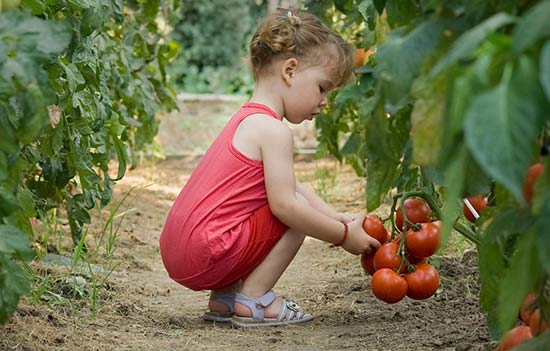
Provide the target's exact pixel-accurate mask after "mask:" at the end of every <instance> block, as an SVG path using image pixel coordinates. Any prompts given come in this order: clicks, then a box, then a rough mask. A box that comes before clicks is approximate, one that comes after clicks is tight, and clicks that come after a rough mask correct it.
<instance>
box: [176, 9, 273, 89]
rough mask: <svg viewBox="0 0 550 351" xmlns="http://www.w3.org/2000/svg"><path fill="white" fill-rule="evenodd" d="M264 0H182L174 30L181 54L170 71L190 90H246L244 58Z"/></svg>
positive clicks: (248, 84)
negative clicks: (180, 18)
mask: <svg viewBox="0 0 550 351" xmlns="http://www.w3.org/2000/svg"><path fill="white" fill-rule="evenodd" d="M264 13H265V3H263V4H262V5H257V4H256V3H255V2H253V1H249V0H213V1H186V2H183V3H182V6H181V17H182V20H181V21H179V22H178V23H177V24H176V25H175V27H174V31H173V33H172V35H171V36H172V38H173V40H175V41H177V42H178V43H180V44H181V47H182V51H181V55H179V56H178V58H177V59H176V60H175V61H174V63H173V64H172V65H171V66H170V68H169V72H170V74H171V76H173V79H174V81H175V83H176V85H177V87H178V88H182V89H185V90H186V91H189V92H201V93H204V92H217V93H239V94H244V93H248V92H250V87H251V86H253V83H252V75H251V74H250V72H249V71H248V65H247V64H246V62H245V57H246V56H247V54H248V43H249V39H250V37H251V35H252V31H253V30H254V29H255V28H256V26H257V24H258V19H259V17H260V16H262V15H263V14H264Z"/></svg>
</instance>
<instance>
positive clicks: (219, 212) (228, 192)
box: [160, 102, 288, 290]
mask: <svg viewBox="0 0 550 351" xmlns="http://www.w3.org/2000/svg"><path fill="white" fill-rule="evenodd" d="M254 114H263V115H268V116H271V117H273V118H277V119H280V118H279V117H278V116H277V115H276V114H275V112H273V111H272V110H271V109H269V108H268V107H267V106H264V105H261V104H257V103H251V102H249V103H246V104H244V105H243V107H241V109H239V110H238V111H237V113H236V114H235V115H234V116H233V117H232V118H231V119H230V120H229V122H228V123H227V124H226V126H225V127H224V128H223V130H222V131H221V133H220V134H219V135H218V137H217V138H216V139H215V140H214V142H213V143H212V145H211V146H210V147H209V149H208V150H207V152H206V154H205V155H204V157H203V158H202V159H201V161H200V162H199V164H198V165H197V167H196V168H195V170H194V171H193V173H192V174H191V177H190V178H189V180H188V181H187V183H186V184H185V186H184V188H183V190H182V191H181V192H180V194H179V195H178V197H177V198H176V200H175V202H174V204H173V206H172V208H171V209H170V212H169V214H168V217H167V219H166V223H165V225H164V228H163V230H162V234H161V237H160V252H161V256H162V260H163V263H164V266H165V267H166V270H167V271H168V274H169V276H170V277H171V278H172V279H174V280H175V281H177V282H178V283H180V284H182V285H184V286H186V287H188V288H190V289H193V290H207V289H208V290H217V289H221V288H224V287H227V286H229V285H231V284H233V283H235V282H236V281H238V280H240V279H243V278H245V277H246V276H247V275H248V274H249V273H250V272H251V271H252V270H253V269H254V268H255V267H256V266H257V265H258V264H259V263H260V262H261V261H262V260H263V259H264V258H265V256H266V255H267V254H268V253H269V251H270V250H271V249H272V248H273V246H274V245H275V244H276V243H277V241H278V240H279V239H280V237H281V236H282V234H283V233H284V232H285V231H286V230H287V229H288V227H287V226H285V225H284V224H283V223H282V222H280V221H279V220H278V219H277V218H276V217H275V216H274V215H273V214H272V213H271V211H270V209H269V205H268V203H267V194H266V189H265V181H264V170H263V163H262V162H261V161H258V160H253V159H251V158H249V157H247V156H245V155H244V154H242V153H241V152H240V151H239V150H237V149H236V148H235V146H234V145H233V136H234V134H235V130H236V129H237V127H238V125H239V123H241V121H242V120H244V119H245V118H246V117H248V116H250V115H254ZM281 123H282V122H281Z"/></svg>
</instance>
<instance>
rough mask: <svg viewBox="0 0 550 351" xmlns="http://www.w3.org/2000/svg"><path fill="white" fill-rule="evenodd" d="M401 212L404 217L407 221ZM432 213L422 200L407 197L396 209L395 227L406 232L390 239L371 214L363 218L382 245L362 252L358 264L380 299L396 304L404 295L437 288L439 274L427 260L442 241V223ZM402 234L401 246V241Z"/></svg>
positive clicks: (419, 295)
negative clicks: (368, 276)
mask: <svg viewBox="0 0 550 351" xmlns="http://www.w3.org/2000/svg"><path fill="white" fill-rule="evenodd" d="M403 211H404V212H405V215H406V217H407V223H406V224H405V223H404V219H403V213H402V212H403ZM431 213H432V211H431V209H430V207H429V206H428V204H427V203H426V202H425V201H424V200H422V199H420V198H408V199H406V200H405V201H404V203H403V210H401V209H397V211H396V219H395V224H396V226H397V228H400V229H401V230H403V229H404V231H405V234H403V233H400V234H399V235H398V236H397V237H396V238H395V239H393V240H391V234H390V232H389V231H388V230H387V229H386V228H385V227H384V224H383V223H382V221H380V220H379V219H378V218H376V217H372V216H367V217H366V218H365V221H364V222H363V229H364V230H365V232H366V233H367V234H369V235H370V236H372V237H373V238H375V239H377V240H378V241H379V242H380V243H381V244H382V246H381V247H380V248H379V249H378V250H376V252H371V253H364V254H363V255H361V265H362V266H363V269H364V270H365V271H366V272H367V273H369V274H370V275H372V279H371V289H372V292H373V293H374V295H375V296H376V297H377V298H379V299H380V300H382V301H384V302H387V303H396V302H399V301H401V300H402V299H403V298H404V297H405V295H406V296H408V297H410V298H412V299H415V300H423V299H427V298H428V297H430V296H432V295H433V294H435V292H436V291H437V288H438V287H439V273H438V272H437V270H436V269H435V268H434V267H433V266H432V265H430V264H428V263H427V262H426V259H427V258H428V257H430V256H431V255H433V254H434V253H435V252H436V251H437V249H438V248H439V246H440V244H441V235H440V231H441V222H440V221H432V218H431ZM403 235H404V238H405V240H404V245H402V243H401V240H402V238H403ZM403 246H404V250H403ZM403 252H405V254H404V256H403Z"/></svg>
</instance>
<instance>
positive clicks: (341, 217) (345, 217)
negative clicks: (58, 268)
mask: <svg viewBox="0 0 550 351" xmlns="http://www.w3.org/2000/svg"><path fill="white" fill-rule="evenodd" d="M360 216H361V215H358V214H351V213H341V212H338V216H337V218H336V219H337V220H338V221H340V222H344V223H346V224H348V223H350V222H352V221H353V220H354V219H356V218H357V217H360Z"/></svg>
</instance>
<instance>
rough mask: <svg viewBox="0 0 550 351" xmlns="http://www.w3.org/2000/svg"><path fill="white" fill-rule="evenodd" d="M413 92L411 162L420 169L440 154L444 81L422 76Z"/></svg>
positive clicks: (432, 161) (432, 162) (444, 91)
mask: <svg viewBox="0 0 550 351" xmlns="http://www.w3.org/2000/svg"><path fill="white" fill-rule="evenodd" d="M415 87H416V88H415ZM415 90H416V91H415ZM413 92H414V95H415V96H416V97H417V99H416V101H415V103H414V107H413V110H412V112H411V124H412V126H411V137H412V140H413V159H414V161H415V162H416V163H417V164H419V165H422V166H427V165H432V164H435V163H436V161H437V158H438V156H439V153H440V147H441V139H442V138H441V135H442V121H443V113H444V111H445V97H446V93H447V91H446V81H445V80H443V79H440V80H438V81H431V80H428V79H427V78H426V77H425V76H421V77H420V78H418V79H417V80H416V81H415V84H414V85H413Z"/></svg>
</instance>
